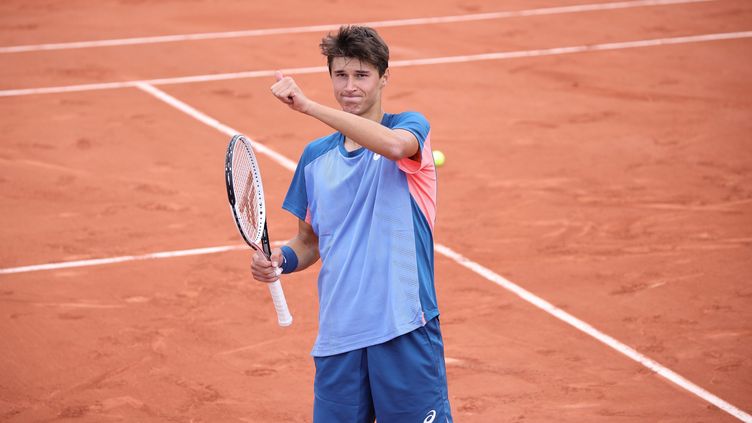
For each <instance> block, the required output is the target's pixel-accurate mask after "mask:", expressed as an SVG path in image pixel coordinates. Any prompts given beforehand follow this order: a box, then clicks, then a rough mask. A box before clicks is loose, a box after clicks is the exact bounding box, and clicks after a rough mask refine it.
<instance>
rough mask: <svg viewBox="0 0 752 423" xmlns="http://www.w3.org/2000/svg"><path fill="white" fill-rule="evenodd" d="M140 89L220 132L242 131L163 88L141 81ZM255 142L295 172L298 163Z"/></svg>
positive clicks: (138, 85)
mask: <svg viewBox="0 0 752 423" xmlns="http://www.w3.org/2000/svg"><path fill="white" fill-rule="evenodd" d="M136 86H137V87H138V88H139V89H141V90H143V91H145V92H147V93H149V94H151V95H153V96H154V97H156V98H157V99H159V100H162V101H163V102H165V103H167V104H169V105H170V106H172V107H174V108H176V109H178V110H180V111H181V112H183V113H185V114H187V115H189V116H191V117H192V118H194V119H196V120H198V121H199V122H201V123H204V124H206V125H208V126H211V127H212V128H214V129H216V130H218V131H219V132H222V133H223V134H225V135H227V136H228V137H232V136H235V135H236V134H240V133H241V132H240V131H238V130H235V129H232V128H230V127H229V126H227V125H225V124H223V123H221V122H219V121H218V120H216V119H214V118H213V117H211V116H209V115H207V114H205V113H203V112H200V111H198V110H196V109H195V108H193V107H191V106H189V105H188V104H186V103H184V102H182V101H180V100H178V99H176V98H175V97H173V96H171V95H169V94H167V93H166V92H164V91H162V90H158V89H157V88H155V87H153V86H151V85H149V84H146V83H143V82H140V83H138V84H137V85H136ZM251 142H252V143H253V149H254V150H256V151H258V152H259V153H261V154H264V155H266V156H267V157H269V158H270V159H272V160H274V161H275V162H277V163H278V164H279V165H281V166H282V167H284V168H285V169H287V170H289V171H291V172H294V171H295V166H296V163H295V162H294V161H292V160H290V159H288V158H287V157H285V156H283V155H282V154H279V153H277V152H276V151H274V150H272V149H271V148H269V147H267V146H265V145H264V144H261V143H260V142H258V141H255V140H251Z"/></svg>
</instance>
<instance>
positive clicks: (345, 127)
mask: <svg viewBox="0 0 752 423" xmlns="http://www.w3.org/2000/svg"><path fill="white" fill-rule="evenodd" d="M311 103H312V104H311V105H310V107H309V108H308V109H307V110H306V111H305V113H306V114H307V115H309V116H311V117H314V118H316V119H318V120H320V121H321V122H323V123H325V124H327V125H329V126H330V127H332V128H333V129H336V130H337V131H339V132H342V133H343V134H344V135H345V136H346V137H347V138H349V139H351V140H353V141H355V142H356V143H358V144H359V145H361V146H363V147H365V148H367V149H369V150H371V151H373V152H374V153H377V154H380V155H382V156H384V157H386V158H388V159H391V160H399V159H402V158H405V157H412V156H413V155H415V154H416V153H417V149H418V145H417V141H415V140H414V137H412V135H410V134H409V133H407V132H406V131H395V130H392V129H390V128H387V127H386V126H384V125H381V123H379V122H375V121H373V120H370V119H366V118H363V117H360V116H357V115H354V114H352V113H348V112H345V111H342V110H337V109H334V108H331V107H328V106H325V105H323V104H319V103H315V102H311ZM411 138H413V139H411Z"/></svg>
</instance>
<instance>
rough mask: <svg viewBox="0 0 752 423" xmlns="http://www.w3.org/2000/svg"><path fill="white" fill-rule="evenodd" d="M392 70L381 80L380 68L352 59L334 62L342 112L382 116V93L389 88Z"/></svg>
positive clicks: (336, 89) (333, 68) (334, 79)
mask: <svg viewBox="0 0 752 423" xmlns="http://www.w3.org/2000/svg"><path fill="white" fill-rule="evenodd" d="M388 76H389V70H387V71H386V72H385V73H384V75H383V76H381V77H379V71H378V69H377V68H376V66H374V65H372V64H370V63H367V62H364V61H361V60H359V59H353V58H349V57H335V58H334V60H332V73H331V77H332V86H333V88H334V97H335V98H336V99H337V102H338V103H339V104H340V106H341V107H342V110H344V111H346V112H349V113H353V114H356V115H358V116H363V117H372V118H373V117H377V116H380V115H381V90H382V89H383V88H384V86H385V85H386V81H387V78H388Z"/></svg>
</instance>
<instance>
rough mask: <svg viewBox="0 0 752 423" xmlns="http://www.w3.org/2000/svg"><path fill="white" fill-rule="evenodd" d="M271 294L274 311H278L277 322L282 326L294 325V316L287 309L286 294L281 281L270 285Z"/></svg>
mask: <svg viewBox="0 0 752 423" xmlns="http://www.w3.org/2000/svg"><path fill="white" fill-rule="evenodd" d="M269 292H270V293H271V294H272V301H273V302H274V309H275V310H277V322H278V323H279V325H280V326H290V325H291V324H292V315H291V314H290V309H288V308H287V300H285V292H284V291H283V290H282V284H281V283H280V281H279V279H277V280H276V281H274V282H272V283H270V284H269Z"/></svg>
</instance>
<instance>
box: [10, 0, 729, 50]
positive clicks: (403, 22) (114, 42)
mask: <svg viewBox="0 0 752 423" xmlns="http://www.w3.org/2000/svg"><path fill="white" fill-rule="evenodd" d="M710 1H718V0H634V1H621V2H614V3H594V4H580V5H575V6H559V7H546V8H539V9H526V10H517V11H508V12H489V13H475V14H469V15H454V16H440V17H433V18H431V17H429V18H412V19H394V20H386V21H373V22H362V23H361V24H360V25H367V26H371V27H373V28H386V27H397V26H410V25H431V24H442V23H455V22H472V21H482V20H492V19H504V18H514V17H525V16H543V15H556V14H565V13H580V12H592V11H599V10H616V9H628V8H634V7H645V6H666V5H674V4H689V3H706V2H710ZM340 25H342V24H324V25H309V26H298V27H287V28H269V29H249V30H243V31H225V32H207V33H198V34H177V35H162V36H153V37H133V38H118V39H111V40H97V41H73V42H66V43H46V44H30V45H20V46H7V47H0V53H20V52H29V51H48V50H70V49H81V48H92V47H114V46H126V45H138V44H156V43H171V42H180V41H196V40H216V39H224V38H243V37H258V36H265V35H282V34H302V33H310V32H324V31H332V30H336V29H338V28H339V27H340Z"/></svg>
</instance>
